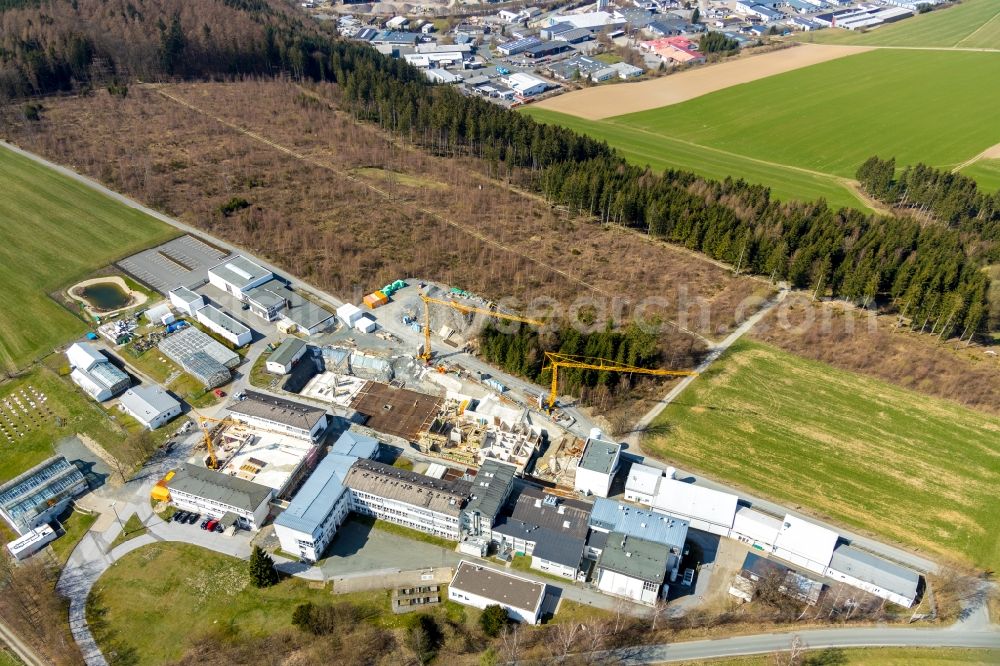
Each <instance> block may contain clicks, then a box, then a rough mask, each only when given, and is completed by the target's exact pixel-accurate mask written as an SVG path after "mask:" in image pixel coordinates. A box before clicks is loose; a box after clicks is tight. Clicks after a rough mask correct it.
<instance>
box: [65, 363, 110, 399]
mask: <svg viewBox="0 0 1000 666" xmlns="http://www.w3.org/2000/svg"><path fill="white" fill-rule="evenodd" d="M69 378H70V379H72V380H73V383H74V384H76V385H77V386H79V387H80V388H82V389H83V390H84V392H85V393H86V394H87V395H89V396H90V397H91V398H93V399H94V400H96V401H98V402H104V401H105V400H110V399H111V397H112V396H113V395H114V393H112V392H111V389H109V388H107V387H105V386H102V385H100V384H97V383H95V382H93V381H91V379H90V377H88V376H87V375H85V374H83V373H82V372H80V371H79V370H73V372H72V373H70V376H69Z"/></svg>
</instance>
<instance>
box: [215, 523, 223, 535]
mask: <svg viewBox="0 0 1000 666" xmlns="http://www.w3.org/2000/svg"><path fill="white" fill-rule="evenodd" d="M215 531H216V532H218V533H219V534H222V532H223V529H222V523H216V524H215Z"/></svg>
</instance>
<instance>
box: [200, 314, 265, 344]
mask: <svg viewBox="0 0 1000 666" xmlns="http://www.w3.org/2000/svg"><path fill="white" fill-rule="evenodd" d="M194 316H195V319H197V320H198V321H199V322H201V323H202V324H203V325H204V326H205V328H207V329H208V330H210V331H212V332H214V333H216V334H218V335H220V336H221V337H223V338H225V339H226V340H228V341H229V342H231V343H233V344H234V345H236V346H237V347H243V346H244V345H248V344H250V341H251V340H252V339H253V332H252V331H251V330H250V329H249V328H247V327H246V326H244V325H243V324H241V323H240V322H238V321H236V320H235V319H233V318H232V317H230V316H229V315H227V314H226V313H225V312H223V311H222V310H220V309H219V308H217V307H215V306H214V305H206V306H205V307H203V308H201V309H199V310H198V311H197V312H195V313H194Z"/></svg>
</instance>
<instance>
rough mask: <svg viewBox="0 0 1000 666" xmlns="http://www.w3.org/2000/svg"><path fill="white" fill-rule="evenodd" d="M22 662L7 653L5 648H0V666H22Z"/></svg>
mask: <svg viewBox="0 0 1000 666" xmlns="http://www.w3.org/2000/svg"><path fill="white" fill-rule="evenodd" d="M23 664H24V662H23V661H21V660H20V659H18V658H17V657H15V656H14V655H13V654H11V653H10V652H8V651H7V649H6V646H0V666H23Z"/></svg>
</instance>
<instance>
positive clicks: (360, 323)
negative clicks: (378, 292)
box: [354, 315, 375, 333]
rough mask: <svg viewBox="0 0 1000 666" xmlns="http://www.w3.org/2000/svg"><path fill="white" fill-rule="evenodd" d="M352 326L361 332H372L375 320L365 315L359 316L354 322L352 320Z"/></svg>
mask: <svg viewBox="0 0 1000 666" xmlns="http://www.w3.org/2000/svg"><path fill="white" fill-rule="evenodd" d="M354 328H356V329H358V330H359V331H361V332H362V333H374V332H375V320H374V319H372V318H371V317H369V316H367V315H365V316H364V317H361V318H360V319H358V320H357V321H356V322H354Z"/></svg>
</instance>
